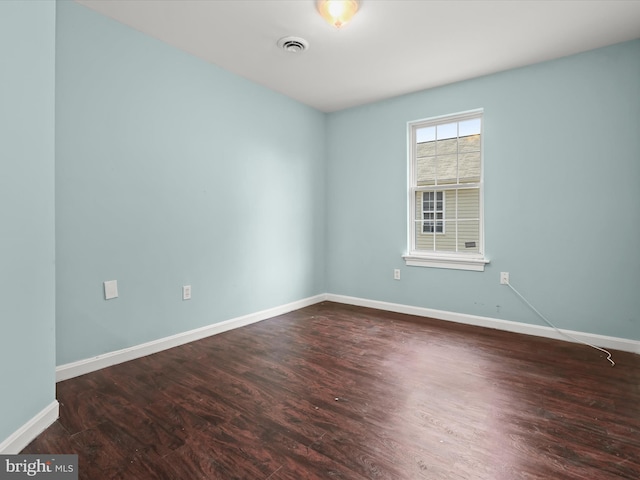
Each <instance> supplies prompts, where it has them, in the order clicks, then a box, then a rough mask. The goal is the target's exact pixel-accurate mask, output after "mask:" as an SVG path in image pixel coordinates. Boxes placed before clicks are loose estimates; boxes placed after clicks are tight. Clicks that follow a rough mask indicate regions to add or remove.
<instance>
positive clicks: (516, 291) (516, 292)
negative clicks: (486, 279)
mask: <svg viewBox="0 0 640 480" xmlns="http://www.w3.org/2000/svg"><path fill="white" fill-rule="evenodd" d="M507 285H508V286H509V288H510V289H511V290H513V291H514V292H515V294H516V295H518V296H519V297H520V298H521V299H522V301H523V302H524V303H526V304H527V305H528V306H529V308H531V310H533V311H534V312H536V313H537V314H538V316H539V317H540V318H541V319H542V320H544V321H545V322H547V324H548V325H550V326H551V327H553V328H554V329H555V330H556V331H557V332H558V333H560V334H561V335H564V336H566V337H569V338H570V339H572V340H575V341H576V342H578V343H582V344H583V345H586V346H588V347H591V348H595V349H596V350H600V351H601V352H604V353H606V354H607V360H609V362H611V366H612V367H613V366H615V364H616V362H614V361H613V360H612V359H611V353H610V352H609V351H608V350H605V349H604V348H600V347H596V346H595V345H591V344H590V343H587V342H583V341H582V340H580V339H578V338H576V337H574V336H572V335H569V334H568V333H567V332H563V331H562V330H560V329H559V328H558V327H556V326H555V325H554V324H553V323H551V322H550V321H549V320H547V318H546V317H545V316H544V315H542V314H541V313H540V312H539V311H538V310H537V309H536V307H534V306H533V305H531V304H530V303H529V302H528V301H527V299H526V298H524V297H523V296H522V294H521V293H520V292H519V291H518V290H516V289H515V288H514V287H513V285H511V284H510V283H507Z"/></svg>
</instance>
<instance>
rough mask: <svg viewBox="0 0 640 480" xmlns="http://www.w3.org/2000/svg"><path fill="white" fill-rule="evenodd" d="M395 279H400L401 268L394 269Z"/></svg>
mask: <svg viewBox="0 0 640 480" xmlns="http://www.w3.org/2000/svg"><path fill="white" fill-rule="evenodd" d="M393 279H394V280H400V269H399V268H396V269H395V270H394V271H393Z"/></svg>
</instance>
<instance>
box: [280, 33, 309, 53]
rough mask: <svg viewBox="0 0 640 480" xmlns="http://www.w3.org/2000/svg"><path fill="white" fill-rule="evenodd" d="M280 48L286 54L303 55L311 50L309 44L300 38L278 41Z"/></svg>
mask: <svg viewBox="0 0 640 480" xmlns="http://www.w3.org/2000/svg"><path fill="white" fill-rule="evenodd" d="M278 46H279V47H280V48H281V49H283V50H284V51H285V52H290V53H302V52H304V51H305V50H306V49H308V48H309V42H307V41H306V40H305V39H304V38H300V37H284V38H281V39H280V40H278Z"/></svg>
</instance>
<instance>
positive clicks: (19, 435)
mask: <svg viewBox="0 0 640 480" xmlns="http://www.w3.org/2000/svg"><path fill="white" fill-rule="evenodd" d="M59 411H60V405H59V404H58V401H57V400H54V401H53V402H51V403H50V404H49V405H48V406H46V407H45V408H44V409H43V410H42V411H40V413H38V414H37V415H36V416H35V417H33V418H32V419H31V420H29V421H28V422H27V423H25V424H24V425H22V426H21V427H20V428H19V429H18V430H16V431H15V432H13V433H12V434H11V435H9V437H8V438H7V439H6V440H4V441H3V442H2V443H0V455H16V454H18V453H20V452H21V451H22V449H23V448H24V447H26V446H27V445H29V444H30V443H31V442H32V441H33V440H34V439H35V438H36V437H37V436H38V435H40V434H41V433H42V432H44V431H45V430H46V429H47V428H48V427H49V426H51V424H52V423H53V422H55V421H56V420H57V419H58V415H59Z"/></svg>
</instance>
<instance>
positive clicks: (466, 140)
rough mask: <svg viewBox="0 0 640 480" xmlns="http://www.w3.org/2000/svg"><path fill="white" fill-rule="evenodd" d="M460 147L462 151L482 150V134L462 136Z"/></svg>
mask: <svg viewBox="0 0 640 480" xmlns="http://www.w3.org/2000/svg"><path fill="white" fill-rule="evenodd" d="M458 149H459V151H460V153H467V152H479V151H480V135H470V136H468V137H460V138H459V139H458Z"/></svg>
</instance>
